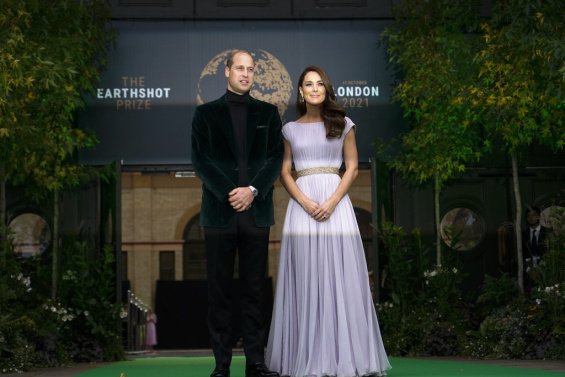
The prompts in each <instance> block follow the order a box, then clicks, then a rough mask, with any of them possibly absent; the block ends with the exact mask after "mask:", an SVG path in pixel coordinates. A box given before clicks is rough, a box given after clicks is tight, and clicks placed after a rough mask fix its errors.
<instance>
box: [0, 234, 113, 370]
mask: <svg viewBox="0 0 565 377" xmlns="http://www.w3.org/2000/svg"><path fill="white" fill-rule="evenodd" d="M63 245H64V248H63V259H62V264H63V268H64V271H65V273H64V274H63V281H62V284H61V294H60V296H59V300H58V301H56V302H54V301H52V300H51V299H50V298H49V280H50V275H49V272H50V267H49V265H48V261H47V260H45V259H42V258H41V257H35V258H28V259H22V258H19V257H18V256H17V255H16V254H15V253H14V252H13V251H12V250H11V249H10V250H8V252H7V253H6V259H5V261H4V264H3V265H2V266H1V267H2V268H1V270H2V274H0V310H1V313H2V314H1V315H0V371H2V372H17V373H20V372H22V371H26V370H30V369H32V368H34V367H47V366H59V365H64V364H68V363H69V362H93V361H113V360H120V359H123V357H124V350H123V345H122V340H121V328H120V324H121V320H120V316H119V312H120V307H119V305H118V304H117V303H116V300H115V295H116V291H115V281H116V280H115V279H116V278H115V263H114V254H113V250H112V248H111V247H106V248H104V249H103V250H102V251H100V252H99V253H97V252H95V250H94V248H93V245H92V243H90V242H87V241H85V240H81V239H79V238H78V237H76V236H67V237H66V239H65V240H64V242H63Z"/></svg>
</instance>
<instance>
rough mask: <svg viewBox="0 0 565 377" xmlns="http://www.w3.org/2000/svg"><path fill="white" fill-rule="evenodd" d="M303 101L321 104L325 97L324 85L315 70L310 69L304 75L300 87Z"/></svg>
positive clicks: (310, 103)
mask: <svg viewBox="0 0 565 377" xmlns="http://www.w3.org/2000/svg"><path fill="white" fill-rule="evenodd" d="M300 89H301V93H302V96H303V97H304V101H305V102H306V103H307V104H309V105H314V106H316V105H321V104H322V103H324V100H325V99H326V87H325V86H324V82H323V81H322V78H321V77H320V75H319V74H318V73H317V72H314V71H310V72H308V73H307V74H306V76H304V81H302V86H301V87H300Z"/></svg>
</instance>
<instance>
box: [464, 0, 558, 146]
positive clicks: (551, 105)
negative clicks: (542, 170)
mask: <svg viewBox="0 0 565 377" xmlns="http://www.w3.org/2000/svg"><path fill="white" fill-rule="evenodd" d="M562 18H563V3H562V1H560V0H544V1H539V2H532V1H528V0H511V1H505V2H498V3H496V4H495V6H494V8H493V17H492V19H491V20H490V21H489V22H487V23H484V24H482V25H481V29H482V32H483V40H484V44H483V45H482V48H481V50H480V51H479V53H478V54H477V59H476V61H477V64H478V65H479V78H480V80H477V81H476V82H475V83H474V84H473V85H471V86H470V94H471V104H472V106H473V107H474V108H475V109H476V110H475V111H476V112H477V113H479V114H480V116H481V117H482V122H483V123H484V125H485V127H486V130H487V132H488V135H489V136H490V137H493V138H497V139H498V140H501V141H502V143H503V144H502V145H503V147H504V148H505V149H506V150H507V151H510V152H512V151H518V150H520V148H523V147H524V146H528V145H530V144H532V143H534V142H537V143H540V144H543V145H547V146H549V147H551V148H554V149H562V148H563V147H564V146H565V124H564V123H563V118H564V112H563V104H564V97H563V95H564V93H563V85H564V83H565V80H563V76H562V74H561V72H560V70H561V69H562V68H563V61H564V60H565V45H564V44H563V40H565V26H564V25H563V20H562Z"/></svg>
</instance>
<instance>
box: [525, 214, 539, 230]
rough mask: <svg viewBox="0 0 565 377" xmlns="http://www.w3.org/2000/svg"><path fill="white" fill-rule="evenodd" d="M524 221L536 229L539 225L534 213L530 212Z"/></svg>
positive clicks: (537, 217)
mask: <svg viewBox="0 0 565 377" xmlns="http://www.w3.org/2000/svg"><path fill="white" fill-rule="evenodd" d="M526 220H527V221H528V225H530V226H531V227H536V226H537V225H538V224H539V215H538V214H537V212H536V211H530V212H528V215H527V216H526Z"/></svg>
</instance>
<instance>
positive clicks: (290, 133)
mask: <svg viewBox="0 0 565 377" xmlns="http://www.w3.org/2000/svg"><path fill="white" fill-rule="evenodd" d="M298 87H299V89H298V90H299V93H298V102H297V108H298V113H299V115H300V117H299V118H298V120H297V121H295V122H290V123H287V124H285V125H284V127H283V136H284V139H285V141H284V157H283V167H282V172H281V182H282V184H283V185H284V187H285V188H286V190H287V191H288V193H289V194H290V196H291V200H290V202H289V204H288V208H287V212H286V218H285V223H284V226H283V237H282V241H281V255H280V263H279V272H278V278H277V289H276V295H275V304H274V308H273V316H272V322H271V331H270V334H269V342H268V345H267V355H266V359H267V365H268V366H269V367H270V368H271V369H272V370H275V371H278V372H279V373H280V374H281V375H283V376H285V375H287V376H293V377H303V376H309V377H310V376H317V377H321V376H339V377H353V376H364V375H368V376H381V375H384V374H386V373H385V371H386V370H387V369H390V364H389V362H388V358H387V356H386V353H385V350H384V347H383V344H382V340H381V335H380V330H379V325H378V322H377V317H376V312H375V308H374V305H373V302H372V298H371V293H370V288H369V281H368V276H367V265H366V262H365V256H364V252H363V243H362V241H361V236H360V233H359V227H358V225H357V222H356V218H355V213H354V211H353V206H352V205H351V201H350V200H349V197H348V196H347V191H348V190H349V188H350V187H351V184H352V182H353V180H354V179H355V177H356V176H357V146H356V143H355V133H354V124H353V122H352V121H351V120H350V119H349V118H347V117H346V116H345V111H344V110H343V109H342V108H341V107H340V106H339V105H338V104H337V102H336V99H335V93H334V91H333V88H332V85H331V83H330V81H329V79H328V77H327V75H326V73H325V72H324V71H323V70H322V69H321V68H318V67H308V68H306V69H305V70H304V72H303V73H302V75H301V76H300V79H299V82H298ZM293 162H294V165H295V168H296V171H297V179H296V180H295V179H294V178H293V176H292V174H291V170H292V164H293ZM343 162H345V168H346V170H345V173H344V174H343V177H342V178H340V176H339V168H340V166H341V165H342V163H343Z"/></svg>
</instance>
